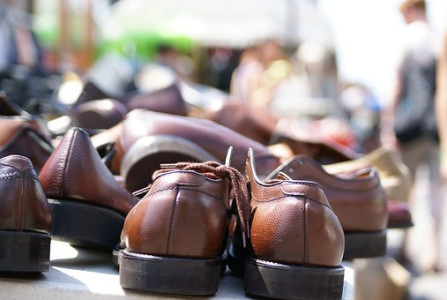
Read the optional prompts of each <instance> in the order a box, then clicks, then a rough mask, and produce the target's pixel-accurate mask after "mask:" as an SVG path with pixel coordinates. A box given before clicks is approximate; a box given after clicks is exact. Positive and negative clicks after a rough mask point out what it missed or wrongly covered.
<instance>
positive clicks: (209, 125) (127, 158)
mask: <svg viewBox="0 0 447 300" xmlns="http://www.w3.org/2000/svg"><path fill="white" fill-rule="evenodd" d="M112 132H113V133H114V134H113V135H110V136H111V139H115V140H114V142H115V145H116V149H117V153H116V155H115V157H114V161H113V170H114V172H115V173H121V174H122V175H123V177H124V180H125V182H126V187H127V189H128V190H130V191H134V190H136V189H140V188H143V187H145V186H146V185H147V183H148V182H150V180H151V177H150V176H151V174H152V173H153V172H154V171H155V170H157V169H158V168H159V165H160V164H161V163H174V162H180V161H206V160H211V159H212V160H215V161H218V162H220V163H223V162H224V161H225V157H226V154H227V149H228V148H229V147H230V146H232V147H234V154H233V158H232V166H234V167H235V168H236V169H238V170H239V171H240V172H243V171H244V168H245V161H246V156H247V150H248V148H253V151H254V152H255V154H256V155H257V157H258V160H257V167H258V169H259V170H260V174H261V176H267V174H269V173H270V172H271V171H272V170H274V169H275V168H276V167H277V166H278V165H279V159H278V158H277V157H275V156H274V155H272V154H271V153H270V152H269V150H268V148H267V147H266V146H264V145H262V144H260V143H257V142H255V141H253V140H251V139H249V138H247V137H245V136H243V135H241V134H239V133H237V132H235V131H232V130H231V129H228V128H226V127H224V126H222V125H219V124H217V123H214V122H212V121H209V120H205V119H198V118H190V117H182V116H173V115H168V114H163V113H156V112H151V111H145V110H133V111H131V112H130V113H128V114H127V116H126V119H125V120H124V121H123V122H121V123H120V124H119V125H118V126H116V127H114V128H112V129H111V130H110V133H112ZM116 132H118V134H116ZM100 135H101V140H102V141H103V142H104V141H106V140H105V139H104V138H103V137H104V136H105V135H106V134H105V133H102V134H100ZM141 138H145V140H143V141H141ZM93 139H95V137H93ZM119 170H121V172H119Z"/></svg>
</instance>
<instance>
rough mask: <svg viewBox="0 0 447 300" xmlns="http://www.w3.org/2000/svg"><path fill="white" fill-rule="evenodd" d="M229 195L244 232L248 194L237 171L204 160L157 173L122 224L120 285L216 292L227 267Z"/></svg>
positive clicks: (165, 290)
mask: <svg viewBox="0 0 447 300" xmlns="http://www.w3.org/2000/svg"><path fill="white" fill-rule="evenodd" d="M230 182H231V185H230ZM230 187H232V189H230ZM233 192H234V195H235V200H234V203H236V205H237V207H238V211H239V212H240V215H239V216H240V220H241V224H243V225H242V228H244V229H247V228H248V217H249V206H248V205H249V204H248V192H247V190H246V188H245V185H244V180H243V177H242V175H241V174H240V173H239V172H238V171H237V170H236V169H234V168H231V167H227V166H224V165H220V164H219V163H217V162H205V163H179V164H175V165H170V166H169V169H166V170H160V171H157V172H156V173H155V174H154V181H153V184H152V185H151V186H150V188H148V190H147V194H146V195H145V196H144V197H143V199H142V200H141V201H140V202H139V203H138V204H137V205H136V206H135V207H134V208H133V209H132V210H131V211H130V213H129V214H128V216H127V218H126V221H125V223H124V229H123V234H122V240H123V241H124V244H125V249H124V250H121V252H120V282H121V286H122V287H123V288H126V289H133V290H140V291H151V292H161V293H172V294H182V295H211V294H214V293H215V292H216V291H217V288H218V283H219V278H220V274H221V272H222V271H223V269H224V268H225V265H224V264H223V256H224V254H225V249H226V240H227V237H228V235H229V232H228V231H229V227H230V226H229V225H230V224H231V221H230V220H231V217H230V208H231V206H232V202H231V198H230V197H231V195H233ZM234 203H233V204H234Z"/></svg>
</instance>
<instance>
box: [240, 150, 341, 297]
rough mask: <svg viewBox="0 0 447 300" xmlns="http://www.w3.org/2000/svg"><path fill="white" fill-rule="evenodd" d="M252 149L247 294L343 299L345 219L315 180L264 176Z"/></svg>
mask: <svg viewBox="0 0 447 300" xmlns="http://www.w3.org/2000/svg"><path fill="white" fill-rule="evenodd" d="M254 158H255V157H254V153H253V151H251V150H250V151H249V154H248V161H247V169H246V172H245V173H246V177H247V181H248V183H249V187H250V190H251V231H250V232H251V236H250V242H251V245H250V248H249V249H250V250H249V252H248V256H247V258H246V262H245V276H244V281H245V283H244V286H245V291H246V292H247V293H248V294H251V295H255V296H261V297H268V298H280V299H297V298H299V299H341V296H342V292H343V278H344V269H343V267H342V266H341V265H340V264H341V259H342V256H343V249H344V237H343V230H342V228H341V225H340V223H339V221H338V219H337V217H336V216H335V214H334V212H333V211H332V209H331V206H330V205H329V203H328V201H327V199H326V197H325V195H324V192H323V190H322V188H321V187H320V186H319V185H318V184H317V183H315V182H310V181H301V180H300V181H298V180H275V181H272V182H267V183H264V182H261V181H260V179H259V178H258V177H257V175H256V170H255V163H254Z"/></svg>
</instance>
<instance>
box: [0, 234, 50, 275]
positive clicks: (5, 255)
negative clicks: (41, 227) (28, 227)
mask: <svg viewBox="0 0 447 300" xmlns="http://www.w3.org/2000/svg"><path fill="white" fill-rule="evenodd" d="M0 240H1V241H2V242H1V243H0V271H2V272H45V271H48V269H49V267H50V244H51V237H50V235H49V234H44V233H35V232H23V231H0Z"/></svg>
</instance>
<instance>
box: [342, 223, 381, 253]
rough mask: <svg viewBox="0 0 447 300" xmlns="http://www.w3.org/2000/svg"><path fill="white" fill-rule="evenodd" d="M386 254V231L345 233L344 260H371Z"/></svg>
mask: <svg viewBox="0 0 447 300" xmlns="http://www.w3.org/2000/svg"><path fill="white" fill-rule="evenodd" d="M385 254H386V230H382V231H377V232H347V233H345V252H344V254H343V260H352V259H354V258H371V257H379V256H384V255H385Z"/></svg>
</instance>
